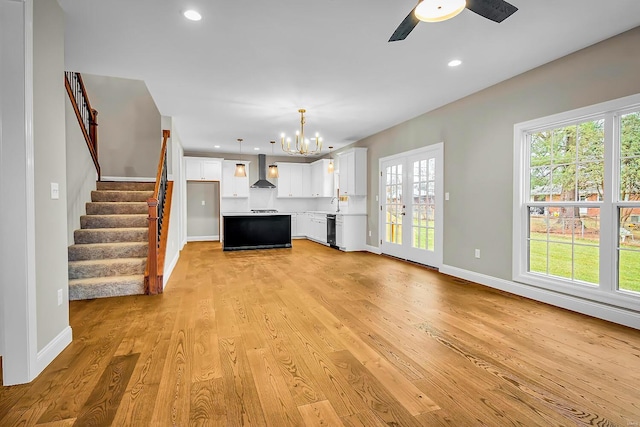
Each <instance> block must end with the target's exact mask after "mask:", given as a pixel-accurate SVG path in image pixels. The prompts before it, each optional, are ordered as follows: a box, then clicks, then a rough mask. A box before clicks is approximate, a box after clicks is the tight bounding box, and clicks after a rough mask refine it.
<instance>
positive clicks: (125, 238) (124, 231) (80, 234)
mask: <svg viewBox="0 0 640 427" xmlns="http://www.w3.org/2000/svg"><path fill="white" fill-rule="evenodd" d="M73 238H74V241H75V242H76V244H82V243H115V242H146V241H148V239H149V228H148V227H132V228H87V229H82V230H75V231H74V232H73Z"/></svg>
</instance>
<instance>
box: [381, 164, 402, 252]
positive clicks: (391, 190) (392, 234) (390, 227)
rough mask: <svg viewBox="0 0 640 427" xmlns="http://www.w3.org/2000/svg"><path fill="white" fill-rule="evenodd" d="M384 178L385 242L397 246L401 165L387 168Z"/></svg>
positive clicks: (399, 223)
mask: <svg viewBox="0 0 640 427" xmlns="http://www.w3.org/2000/svg"><path fill="white" fill-rule="evenodd" d="M386 178H387V181H386V183H385V194H386V199H387V200H386V208H385V212H386V219H385V223H386V227H385V241H386V242H389V243H397V244H399V243H401V242H402V236H401V229H402V228H401V224H402V216H401V215H400V213H401V212H402V203H403V201H402V165H392V166H388V167H387V168H386Z"/></svg>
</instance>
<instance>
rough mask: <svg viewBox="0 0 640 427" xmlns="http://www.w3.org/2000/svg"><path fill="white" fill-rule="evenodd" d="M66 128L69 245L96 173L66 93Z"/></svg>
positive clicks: (94, 185)
mask: <svg viewBox="0 0 640 427" xmlns="http://www.w3.org/2000/svg"><path fill="white" fill-rule="evenodd" d="M64 99H65V129H66V134H67V137H66V141H67V144H66V145H67V150H66V161H67V165H68V167H67V245H72V244H73V243H74V242H73V231H74V230H77V229H79V228H80V216H81V215H84V214H85V213H86V207H85V203H86V202H89V201H91V191H92V190H95V189H96V179H97V178H98V176H97V175H98V174H97V173H96V168H95V166H94V165H93V159H92V158H91V153H90V152H89V148H87V143H86V142H85V140H84V135H83V133H82V130H81V129H80V125H79V124H78V119H76V115H75V112H74V110H73V107H72V106H71V101H70V100H69V96H67V95H66V93H65V97H64Z"/></svg>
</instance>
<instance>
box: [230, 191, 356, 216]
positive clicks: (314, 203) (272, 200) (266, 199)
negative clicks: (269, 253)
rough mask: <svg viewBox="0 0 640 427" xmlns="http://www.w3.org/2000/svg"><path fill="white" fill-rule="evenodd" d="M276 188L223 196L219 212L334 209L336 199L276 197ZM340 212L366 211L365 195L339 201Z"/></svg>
mask: <svg viewBox="0 0 640 427" xmlns="http://www.w3.org/2000/svg"><path fill="white" fill-rule="evenodd" d="M276 196H277V190H276V189H275V188H273V189H266V188H251V189H249V198H248V199H247V198H238V199H233V198H223V199H222V202H221V205H220V212H248V211H250V210H251V209H276V210H278V211H279V212H305V211H330V212H334V211H335V210H336V200H334V201H333V203H331V198H329V197H323V198H307V199H298V198H293V199H286V198H278V197H276ZM340 212H344V213H366V212H367V198H366V197H365V196H350V197H348V201H346V202H345V201H341V202H340Z"/></svg>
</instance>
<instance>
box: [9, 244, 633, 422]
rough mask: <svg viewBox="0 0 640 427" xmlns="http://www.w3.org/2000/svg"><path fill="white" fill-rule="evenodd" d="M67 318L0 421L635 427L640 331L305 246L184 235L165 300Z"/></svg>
mask: <svg viewBox="0 0 640 427" xmlns="http://www.w3.org/2000/svg"><path fill="white" fill-rule="evenodd" d="M70 312H71V326H72V328H73V336H74V340H73V343H72V344H71V345H70V346H69V347H68V348H67V349H66V350H65V351H64V352H63V353H62V354H61V355H60V356H59V357H58V358H57V359H56V360H55V361H54V362H53V363H52V364H51V365H50V366H49V367H47V369H46V370H45V371H44V372H43V373H42V374H41V375H40V376H39V377H38V378H37V379H36V380H35V381H33V382H32V383H31V384H28V385H24V386H15V387H3V388H0V426H17V425H20V426H30V425H40V426H50V427H52V426H58V427H59V426H71V425H78V426H92V425H95V426H106V425H114V426H174V425H175V426H205V425H212V426H213V425H216V426H245V425H269V426H274V427H281V426H288V425H294V426H341V425H344V426H367V427H369V426H384V425H391V426H561V425H562V426H574V425H580V426H582V425H585V426H595V425H597V426H625V427H628V426H638V425H640V331H638V330H634V329H630V328H625V327H622V326H618V325H614V324H610V323H607V322H604V321H600V320H596V319H593V318H589V317H587V316H583V315H579V314H576V313H572V312H569V311H565V310H561V309H558V308H554V307H551V306H547V305H545V304H541V303H537V302H534V301H530V300H527V299H524V298H520V297H516V296H513V295H509V294H506V293H502V292H498V291H494V290H491V289H488V288H485V287H483V286H480V285H476V284H473V283H468V282H465V281H461V280H457V279H454V278H452V277H449V276H444V275H441V274H438V273H436V272H434V271H431V270H429V269H426V268H422V267H420V266H416V265H413V264H410V263H405V262H401V261H397V260H394V259H390V258H387V257H383V256H377V255H373V254H368V253H350V254H346V253H342V252H339V251H337V250H333V249H330V248H327V247H324V246H321V245H318V244H315V243H311V242H308V241H298V240H296V241H294V246H293V248H292V249H278V250H263V251H245V252H222V250H221V249H220V245H219V244H218V243H204V242H200V243H189V244H188V245H187V246H186V247H185V249H184V251H183V252H182V256H181V258H180V261H179V263H178V265H177V267H176V269H175V271H174V273H173V276H172V277H171V280H170V282H169V284H168V286H167V289H166V291H165V293H164V294H163V295H160V296H157V297H146V296H134V297H122V298H111V299H100V300H91V301H74V302H72V303H71V305H70Z"/></svg>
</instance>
